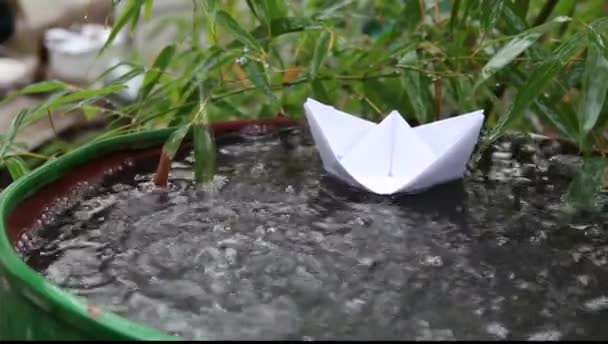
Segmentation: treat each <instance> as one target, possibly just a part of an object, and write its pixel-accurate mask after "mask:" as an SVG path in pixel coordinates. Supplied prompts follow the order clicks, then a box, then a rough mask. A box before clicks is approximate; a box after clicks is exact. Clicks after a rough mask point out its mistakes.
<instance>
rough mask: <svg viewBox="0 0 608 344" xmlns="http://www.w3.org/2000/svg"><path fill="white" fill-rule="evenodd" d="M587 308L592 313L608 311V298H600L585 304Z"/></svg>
mask: <svg viewBox="0 0 608 344" xmlns="http://www.w3.org/2000/svg"><path fill="white" fill-rule="evenodd" d="M585 308H586V309H587V310H588V311H591V312H599V311H604V310H608V297H606V296H600V297H597V298H595V299H591V300H588V301H587V302H585Z"/></svg>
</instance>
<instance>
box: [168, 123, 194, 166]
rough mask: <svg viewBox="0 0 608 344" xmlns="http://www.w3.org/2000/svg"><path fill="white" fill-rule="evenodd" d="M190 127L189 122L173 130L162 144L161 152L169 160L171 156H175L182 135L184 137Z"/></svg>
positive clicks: (171, 158)
mask: <svg viewBox="0 0 608 344" xmlns="http://www.w3.org/2000/svg"><path fill="white" fill-rule="evenodd" d="M190 127H191V124H190V123H188V124H186V125H184V126H182V127H180V128H179V129H177V130H175V131H174V132H173V134H171V136H169V138H168V139H167V141H166V142H165V144H164V145H163V152H164V153H165V155H166V156H167V157H168V158H169V160H173V158H175V154H177V151H178V150H179V147H180V146H181V144H182V141H183V140H184V137H186V135H187V134H188V132H189V131H190Z"/></svg>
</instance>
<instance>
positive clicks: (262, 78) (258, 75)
mask: <svg viewBox="0 0 608 344" xmlns="http://www.w3.org/2000/svg"><path fill="white" fill-rule="evenodd" d="M241 67H242V68H243V70H244V71H245V73H246V74H247V77H248V78H249V80H250V81H251V83H252V84H253V85H254V86H255V87H257V88H258V89H260V90H261V91H262V92H263V93H264V94H266V96H268V97H269V98H271V99H272V100H273V101H276V97H275V95H274V93H273V92H272V88H271V87H270V83H269V82H268V78H267V75H266V72H265V71H264V66H262V64H261V63H260V62H258V61H255V60H252V59H247V61H246V62H245V63H243V64H241Z"/></svg>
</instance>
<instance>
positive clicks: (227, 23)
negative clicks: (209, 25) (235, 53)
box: [216, 11, 262, 50]
mask: <svg viewBox="0 0 608 344" xmlns="http://www.w3.org/2000/svg"><path fill="white" fill-rule="evenodd" d="M216 20H217V22H218V23H219V24H220V25H222V26H223V27H224V28H225V29H226V30H228V32H230V33H231V34H232V35H233V36H234V38H236V39H237V40H239V41H240V42H241V43H243V44H244V45H246V46H248V47H249V48H251V49H253V50H262V47H260V45H259V44H258V42H257V40H256V39H255V38H254V37H253V36H252V35H251V34H250V33H249V32H247V31H246V30H245V29H244V28H243V27H242V26H241V25H239V23H238V22H237V21H236V20H234V18H232V17H231V16H230V15H229V14H228V13H226V12H225V11H218V12H217V14H216Z"/></svg>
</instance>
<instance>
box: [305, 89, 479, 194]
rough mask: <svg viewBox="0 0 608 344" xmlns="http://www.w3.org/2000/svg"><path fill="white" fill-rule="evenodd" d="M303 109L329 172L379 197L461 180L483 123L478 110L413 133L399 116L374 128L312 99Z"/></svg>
mask: <svg viewBox="0 0 608 344" xmlns="http://www.w3.org/2000/svg"><path fill="white" fill-rule="evenodd" d="M304 110H305V113H306V118H307V120H308V125H309V126H310V130H311V133H312V137H313V139H314V141H315V144H316V146H317V150H318V151H319V154H320V156H321V160H322V162H323V167H324V168H325V170H327V172H328V173H330V174H331V175H333V176H335V177H337V178H339V179H342V180H343V181H345V182H347V183H348V184H351V185H353V186H356V187H359V188H363V189H365V190H367V191H370V192H373V193H376V194H380V195H390V194H395V193H415V192H419V191H422V190H424V189H427V188H430V187H432V186H434V185H437V184H442V183H446V182H449V181H452V180H455V179H460V178H462V177H463V176H464V174H465V172H466V166H467V162H468V160H469V159H470V157H471V154H472V153H473V149H474V148H475V144H476V143H477V141H478V139H479V133H480V130H481V126H482V124H483V119H484V114H483V110H478V111H475V112H470V113H467V114H463V115H460V116H456V117H451V118H448V119H444V120H440V121H436V122H432V123H429V124H424V125H420V126H417V127H415V128H412V127H410V125H409V124H408V123H407V122H406V121H405V119H403V117H402V116H401V115H400V114H399V113H398V112H397V111H393V112H391V113H390V114H389V115H388V116H386V117H385V118H384V119H383V120H382V121H381V122H380V123H374V122H370V121H367V120H364V119H362V118H360V117H356V116H353V115H350V114H348V113H345V112H342V111H340V110H337V109H335V108H334V107H333V106H328V105H325V104H322V103H320V102H318V101H316V100H314V99H308V100H307V101H306V103H304Z"/></svg>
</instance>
